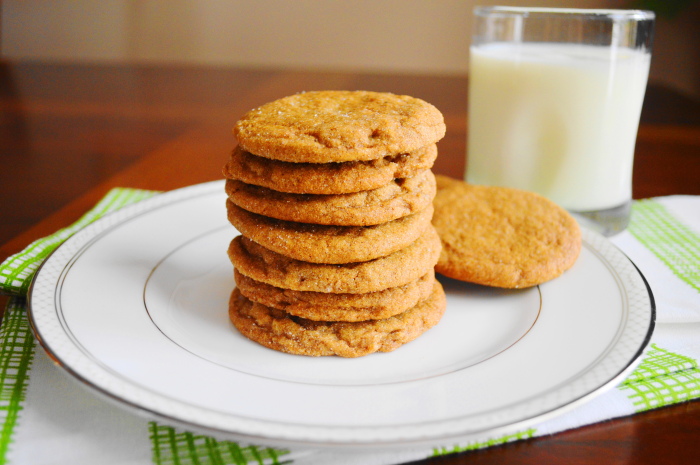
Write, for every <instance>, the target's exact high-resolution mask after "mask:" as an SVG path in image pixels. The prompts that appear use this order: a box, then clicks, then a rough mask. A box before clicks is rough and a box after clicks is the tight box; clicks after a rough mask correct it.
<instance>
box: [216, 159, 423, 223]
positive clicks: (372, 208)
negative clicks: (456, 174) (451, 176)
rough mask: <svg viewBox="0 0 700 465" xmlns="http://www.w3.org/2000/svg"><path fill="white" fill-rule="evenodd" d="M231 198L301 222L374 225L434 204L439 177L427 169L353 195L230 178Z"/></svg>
mask: <svg viewBox="0 0 700 465" xmlns="http://www.w3.org/2000/svg"><path fill="white" fill-rule="evenodd" d="M226 193H227V194H228V198H229V200H231V202H233V203H234V204H236V205H238V206H239V207H241V208H243V209H244V210H247V211H249V212H253V213H257V214H259V215H263V216H268V217H270V218H276V219H278V220H285V221H295V222H299V223H314V224H323V225H333V226H371V225H375V224H380V223H386V222H389V221H392V220H395V219H397V218H401V217H404V216H408V215H412V214H414V213H417V212H419V211H421V210H424V209H425V208H427V207H428V206H430V205H431V204H432V201H433V198H434V197H435V176H434V175H433V173H432V172H431V171H430V170H423V171H422V172H420V173H418V174H417V175H416V176H415V177H412V178H408V179H394V180H392V181H390V182H389V183H387V184H385V185H384V186H381V187H378V188H377V189H372V190H369V191H361V192H354V193H352V194H330V195H317V194H288V193H284V192H278V191H276V190H272V189H268V188H267V187H260V186H255V185H253V184H246V183H244V182H241V181H236V180H233V179H229V180H227V181H226Z"/></svg>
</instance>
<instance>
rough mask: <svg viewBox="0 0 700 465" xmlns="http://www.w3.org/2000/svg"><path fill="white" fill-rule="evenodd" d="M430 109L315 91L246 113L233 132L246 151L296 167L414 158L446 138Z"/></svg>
mask: <svg viewBox="0 0 700 465" xmlns="http://www.w3.org/2000/svg"><path fill="white" fill-rule="evenodd" d="M445 129H446V128H445V122H444V120H443V117H442V114H441V113H440V111H439V110H438V109H437V108H435V107H434V106H433V105H431V104H429V103H427V102H425V101H423V100H421V99H418V98H415V97H410V96H407V95H396V94H390V93H385V92H370V91H342V90H339V91H314V92H305V93H300V94H295V95H291V96H288V97H284V98H281V99H279V100H275V101H273V102H269V103H266V104H264V105H262V106H260V107H258V108H256V109H254V110H251V111H249V112H248V113H246V114H245V115H243V117H241V119H240V120H238V121H237V122H236V124H235V126H234V128H233V132H234V135H235V136H236V139H237V140H238V144H239V145H240V146H241V148H243V149H244V150H245V151H247V152H250V153H253V154H255V155H258V156H261V157H265V158H271V159H274V160H281V161H289V162H294V163H328V162H345V161H357V160H375V159H379V158H383V157H386V156H387V155H393V154H400V153H406V152H412V151H415V150H418V149H420V148H421V147H425V146H426V145H429V144H434V143H435V142H437V141H438V140H440V139H441V138H442V137H443V136H444V135H445Z"/></svg>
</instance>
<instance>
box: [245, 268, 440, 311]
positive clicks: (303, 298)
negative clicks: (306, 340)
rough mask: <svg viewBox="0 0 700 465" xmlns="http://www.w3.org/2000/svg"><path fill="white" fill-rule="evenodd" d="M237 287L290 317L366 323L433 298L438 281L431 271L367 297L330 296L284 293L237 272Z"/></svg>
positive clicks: (318, 293)
mask: <svg viewBox="0 0 700 465" xmlns="http://www.w3.org/2000/svg"><path fill="white" fill-rule="evenodd" d="M234 277H235V279H236V286H237V287H238V289H239V290H240V291H241V294H243V295H244V296H245V297H247V298H248V299H249V300H252V301H253V302H257V303H260V304H262V305H265V306H267V307H272V308H276V309H279V310H282V311H284V312H286V313H289V314H290V315H294V316H299V317H302V318H306V319H309V320H315V321H366V320H378V319H382V318H389V317H390V316H394V315H397V314H399V313H402V312H405V311H406V310H408V309H409V308H411V307H413V306H414V305H416V304H417V303H418V302H420V301H421V300H425V299H427V298H428V296H429V295H430V292H431V291H432V288H433V281H434V279H435V272H434V271H433V270H432V269H431V270H430V271H429V272H428V273H426V274H425V275H424V276H422V277H420V278H419V279H417V280H416V281H411V282H410V283H407V284H404V285H403V286H397V287H391V288H388V289H384V290H381V291H376V292H367V293H364V294H348V293H345V294H328V293H325V292H310V291H307V292H304V291H293V290H291V289H282V288H279V287H275V286H271V285H269V284H265V283H262V282H260V281H255V280H254V279H252V278H249V277H247V276H245V275H243V274H241V273H240V272H238V270H234Z"/></svg>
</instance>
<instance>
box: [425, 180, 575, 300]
mask: <svg viewBox="0 0 700 465" xmlns="http://www.w3.org/2000/svg"><path fill="white" fill-rule="evenodd" d="M436 178H437V186H438V192H437V196H436V197H435V200H434V205H435V214H434V216H433V225H434V226H435V228H436V229H437V231H438V234H439V235H440V239H441V241H442V245H443V249H442V253H441V255H440V260H439V262H438V264H437V266H436V267H435V270H436V271H438V272H439V273H442V274H444V275H445V276H449V277H451V278H455V279H459V280H462V281H468V282H473V283H477V284H484V285H487V286H495V287H505V288H520V287H529V286H534V285H537V284H540V283H543V282H545V281H549V280H550V279H553V278H555V277H557V276H559V275H560V274H561V273H563V272H564V271H565V270H567V269H569V268H570V267H571V266H572V265H573V264H574V262H575V261H576V259H577V258H578V255H579V252H580V251H581V231H580V229H579V226H578V224H577V223H576V220H574V218H573V217H572V216H571V215H570V214H569V213H568V212H567V211H566V210H564V209H563V208H561V207H559V206H558V205H556V204H555V203H554V202H551V201H550V200H548V199H546V198H544V197H542V196H540V195H538V194H535V193H532V192H526V191H521V190H516V189H510V188H505V187H491V186H478V185H470V184H467V183H465V182H462V181H458V180H456V179H451V178H448V177H445V176H440V175H438V176H436Z"/></svg>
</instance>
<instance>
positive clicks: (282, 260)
mask: <svg viewBox="0 0 700 465" xmlns="http://www.w3.org/2000/svg"><path fill="white" fill-rule="evenodd" d="M228 255H229V258H230V259H231V263H233V266H234V267H235V268H236V269H237V270H238V271H239V272H240V273H241V274H244V275H246V276H248V277H250V278H253V279H255V280H256V281H260V282H263V283H267V284H270V285H272V286H275V287H281V288H283V289H292V290H296V291H314V292H326V293H332V294H338V293H348V294H363V293H366V292H374V291H380V290H383V289H387V288H390V287H396V286H403V285H404V284H407V283H410V282H411V281H415V280H417V279H419V278H420V277H421V276H423V275H425V274H426V273H428V271H430V270H431V269H432V268H433V267H434V266H435V263H437V260H438V257H439V256H440V238H439V237H438V234H437V232H436V231H435V229H434V228H433V227H432V226H430V225H429V226H428V227H427V228H426V229H425V231H424V232H423V234H422V235H421V236H420V237H419V238H418V239H417V240H416V241H415V242H413V243H411V244H410V245H409V246H408V247H405V248H403V249H400V250H398V251H396V252H394V253H392V254H391V255H387V256H385V257H381V258H377V259H374V260H369V261H366V262H360V263H349V264H344V265H330V264H322V263H309V262H304V261H300V260H295V259H293V258H289V257H287V256H284V255H281V254H279V253H276V252H273V251H272V250H269V249H267V248H265V247H263V246H261V245H259V244H256V243H255V242H253V241H252V240H250V239H248V238H247V237H245V236H236V237H235V238H234V239H233V240H232V241H231V243H230V245H229V248H228Z"/></svg>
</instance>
